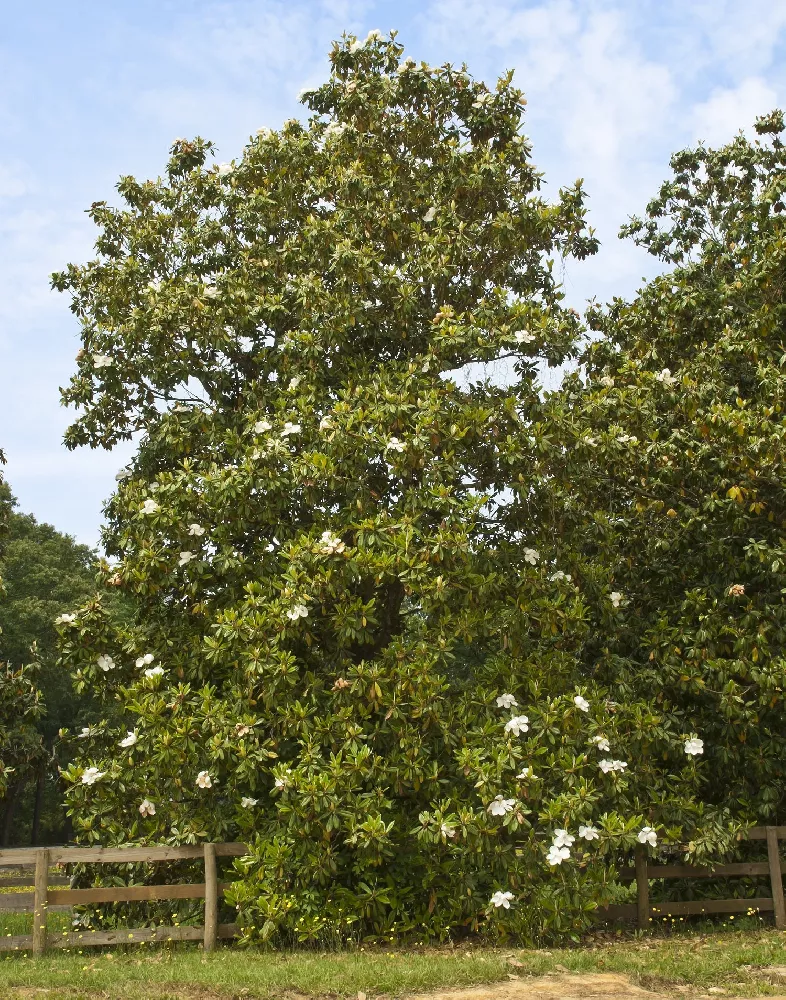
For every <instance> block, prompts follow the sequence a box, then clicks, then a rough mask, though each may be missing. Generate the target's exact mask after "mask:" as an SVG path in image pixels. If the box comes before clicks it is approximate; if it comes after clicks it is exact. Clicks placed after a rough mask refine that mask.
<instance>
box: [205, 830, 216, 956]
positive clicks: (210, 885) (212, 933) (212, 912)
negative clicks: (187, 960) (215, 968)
mask: <svg viewBox="0 0 786 1000" xmlns="http://www.w3.org/2000/svg"><path fill="white" fill-rule="evenodd" d="M217 938H218V873H217V871H216V845H215V844H205V940H204V944H203V950H204V951H213V949H214V948H215V946H216V940H217Z"/></svg>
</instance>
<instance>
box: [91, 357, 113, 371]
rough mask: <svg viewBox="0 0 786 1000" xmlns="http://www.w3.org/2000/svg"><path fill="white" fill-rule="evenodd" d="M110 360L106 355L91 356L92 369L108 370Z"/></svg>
mask: <svg viewBox="0 0 786 1000" xmlns="http://www.w3.org/2000/svg"><path fill="white" fill-rule="evenodd" d="M112 363H113V362H112V359H111V358H110V357H109V355H108V354H94V355H93V367H94V368H109V366H110V365H111V364H112Z"/></svg>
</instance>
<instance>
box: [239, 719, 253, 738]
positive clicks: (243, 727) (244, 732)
mask: <svg viewBox="0 0 786 1000" xmlns="http://www.w3.org/2000/svg"><path fill="white" fill-rule="evenodd" d="M250 732H251V726H249V725H247V724H246V723H245V722H238V723H236V725H235V736H248V734H249V733H250Z"/></svg>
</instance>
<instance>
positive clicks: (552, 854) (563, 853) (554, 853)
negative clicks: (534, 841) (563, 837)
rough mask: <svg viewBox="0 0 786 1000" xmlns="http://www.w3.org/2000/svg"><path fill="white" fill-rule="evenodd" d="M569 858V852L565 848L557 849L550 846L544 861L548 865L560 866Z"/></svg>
mask: <svg viewBox="0 0 786 1000" xmlns="http://www.w3.org/2000/svg"><path fill="white" fill-rule="evenodd" d="M569 857H570V850H569V849H568V848H567V847H557V846H556V844H552V845H551V847H550V848H549V852H548V854H547V855H546V861H548V863H549V864H550V865H561V864H562V862H563V861H567V860H568V858H569Z"/></svg>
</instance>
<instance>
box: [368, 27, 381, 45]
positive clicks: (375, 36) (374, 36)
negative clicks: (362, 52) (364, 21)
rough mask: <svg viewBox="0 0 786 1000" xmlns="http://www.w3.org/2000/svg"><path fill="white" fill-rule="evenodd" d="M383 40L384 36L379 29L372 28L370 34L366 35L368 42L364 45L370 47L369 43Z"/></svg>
mask: <svg viewBox="0 0 786 1000" xmlns="http://www.w3.org/2000/svg"><path fill="white" fill-rule="evenodd" d="M383 38H384V36H383V34H382V32H381V31H380V30H379V28H372V29H371V31H369V33H368V34H367V35H366V41H365V42H364V43H363V44H364V45H368V44H369V42H374V41H376V42H381V41H382V40H383Z"/></svg>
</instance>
